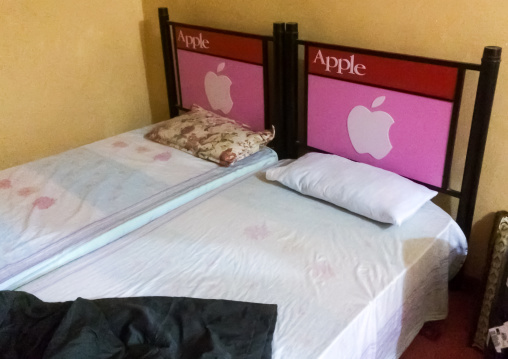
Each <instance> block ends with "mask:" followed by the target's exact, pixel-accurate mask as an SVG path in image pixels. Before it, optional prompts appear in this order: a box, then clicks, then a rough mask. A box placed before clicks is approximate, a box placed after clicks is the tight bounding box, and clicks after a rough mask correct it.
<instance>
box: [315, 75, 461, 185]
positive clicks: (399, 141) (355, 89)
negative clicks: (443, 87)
mask: <svg viewBox="0 0 508 359" xmlns="http://www.w3.org/2000/svg"><path fill="white" fill-rule="evenodd" d="M308 80H309V83H308V87H309V95H308V96H309V97H308V129H307V144H308V145H309V146H311V147H314V148H318V149H321V150H324V151H327V152H330V153H334V154H337V155H340V156H343V157H347V158H350V159H352V160H355V161H360V162H364V163H368V164H371V165H374V166H376V167H380V168H384V169H386V170H390V171H393V172H396V173H398V174H400V175H402V176H405V177H409V178H412V179H415V180H418V181H422V182H425V183H428V184H431V185H435V186H441V184H442V179H443V171H444V163H445V158H446V149H447V144H448V133H449V128H450V119H451V113H452V106H453V104H452V103H451V102H448V101H442V100H436V99H431V98H427V97H421V96H416V95H411V94H406V93H401V92H397V91H391V90H385V89H381V88H376V87H371V86H366V85H362V84H355V83H351V82H345V81H338V80H334V79H330V78H325V77H320V76H314V75H309V78H308ZM383 96H384V99H383ZM373 105H374V106H375V108H372V106H373ZM359 106H363V108H359ZM355 108H356V109H355ZM353 109H355V110H353ZM369 112H371V113H369ZM387 115H388V117H387ZM349 117H350V120H349V121H348V118H349ZM348 122H349V125H348ZM355 146H356V149H355ZM359 152H364V153H359ZM375 157H378V158H375Z"/></svg>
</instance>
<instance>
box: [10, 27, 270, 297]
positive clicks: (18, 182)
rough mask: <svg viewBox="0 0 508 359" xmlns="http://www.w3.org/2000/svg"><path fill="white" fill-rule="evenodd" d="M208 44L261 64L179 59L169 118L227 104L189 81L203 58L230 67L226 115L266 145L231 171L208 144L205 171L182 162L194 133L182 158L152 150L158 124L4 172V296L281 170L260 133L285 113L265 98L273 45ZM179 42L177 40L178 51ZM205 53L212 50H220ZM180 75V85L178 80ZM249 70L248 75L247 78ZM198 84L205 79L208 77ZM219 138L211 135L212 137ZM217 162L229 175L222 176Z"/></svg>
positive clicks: (266, 134) (224, 56)
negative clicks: (222, 189) (225, 188)
mask: <svg viewBox="0 0 508 359" xmlns="http://www.w3.org/2000/svg"><path fill="white" fill-rule="evenodd" d="M178 31H180V37H181V38H183V36H186V37H187V38H193V37H192V34H193V31H197V30H196V28H195V27H188V28H187V27H182V26H180V27H179V29H178ZM184 33H185V35H184ZM207 34H210V35H212V36H213V35H215V36H218V39H219V40H221V36H226V37H227V40H228V41H229V40H231V39H233V40H235V39H236V41H237V42H236V44H237V45H238V46H242V45H243V42H242V40H243V41H244V42H247V45H248V46H252V42H254V51H253V53H252V54H250V55H249V56H251V57H254V58H255V63H254V64H250V63H248V61H249V59H250V58H249V57H247V58H240V60H241V61H243V62H241V61H233V60H231V58H232V57H234V55H229V54H230V53H231V52H232V51H233V50H234V47H233V50H231V49H228V48H226V49H223V48H219V53H215V56H214V57H211V56H209V55H203V54H201V53H200V52H193V51H189V50H188V49H186V50H181V51H180V52H179V55H180V62H181V63H182V65H181V66H179V67H178V64H177V63H175V64H174V65H173V64H172V65H170V68H171V71H168V77H167V79H168V81H170V79H171V78H174V77H175V76H176V77H178V78H181V81H178V82H174V83H172V86H173V87H172V88H169V89H168V93H169V94H170V95H173V94H175V93H178V94H180V97H181V99H183V102H181V105H177V104H174V103H171V115H172V117H174V116H176V115H178V114H180V113H183V112H185V113H191V114H192V113H194V112H193V110H192V109H191V106H192V105H193V104H197V105H200V107H202V109H200V110H199V111H204V110H205V109H212V107H214V106H220V105H221V104H222V103H221V102H220V101H221V97H210V98H208V96H207V94H206V92H205V89H208V87H207V86H203V84H202V82H199V78H197V77H196V74H192V75H190V73H192V71H190V69H191V68H189V67H188V65H189V64H192V63H195V62H196V61H200V59H201V58H202V57H203V56H205V57H206V59H207V61H208V64H209V65H210V66H213V67H214V68H213V70H214V71H216V70H217V67H218V66H219V67H221V66H222V67H223V68H224V67H226V66H227V67H228V68H227V69H226V70H224V69H223V70H224V72H228V71H227V70H229V67H232V68H233V70H234V71H229V72H228V76H229V77H225V76H223V77H221V78H218V77H216V78H215V80H216V81H219V82H218V83H219V84H220V83H221V80H222V81H224V80H225V79H226V84H227V80H229V78H232V79H233V81H234V83H233V84H232V85H233V86H232V88H231V92H228V96H229V98H226V100H231V97H232V98H233V100H234V103H233V102H228V103H227V104H226V105H227V106H228V108H227V109H226V108H222V107H221V109H222V110H224V111H226V112H228V113H229V112H231V113H232V114H236V115H238V116H242V117H243V118H246V119H247V121H246V122H247V123H248V124H250V125H251V129H253V130H255V131H256V133H263V135H262V137H263V138H261V139H255V140H253V141H251V142H254V141H258V140H259V141H258V142H256V143H255V144H256V146H251V147H250V148H249V150H251V152H249V153H248V154H252V156H247V158H245V159H243V160H241V158H240V156H239V157H237V158H233V159H231V155H230V156H229V157H230V158H229V160H228V162H227V161H226V162H225V161H223V157H221V156H220V154H218V155H217V154H214V153H209V152H206V151H205V149H206V146H207V145H208V146H211V145H214V146H215V148H218V147H217V144H216V143H212V142H211V141H212V140H213V137H212V138H211V139H208V142H209V143H208V144H204V145H202V146H201V148H200V149H198V150H202V151H201V153H200V155H201V157H206V158H209V159H211V160H213V161H215V162H216V163H213V162H211V161H203V160H201V159H198V158H196V157H195V156H192V155H189V154H188V153H185V152H192V149H193V146H189V144H191V143H192V141H191V140H192V135H193V132H190V133H186V134H185V135H180V133H179V134H178V135H180V137H181V138H180V142H179V144H180V147H178V148H175V146H173V147H168V146H165V145H161V144H160V143H157V141H153V140H152V141H151V140H149V138H148V137H147V133H149V132H150V133H154V132H153V131H152V130H154V131H155V130H156V129H157V128H158V127H160V126H162V125H163V123H162V124H161V123H159V124H155V125H151V126H148V127H144V128H140V129H136V130H133V131H130V132H127V133H123V134H119V135H117V136H113V137H111V138H107V139H105V140H101V141H97V142H95V143H92V144H89V145H86V146H82V147H80V148H77V149H74V150H70V151H67V152H64V153H61V154H59V155H56V156H52V157H48V158H44V159H41V160H38V161H34V162H31V163H27V164H24V165H21V166H17V167H14V168H10V169H6V170H3V171H0V237H1V238H2V241H1V242H0V246H1V247H0V250H1V252H2V256H1V258H0V289H13V288H16V287H17V286H20V285H22V284H23V283H25V282H26V281H29V280H32V279H34V278H36V277H38V276H40V275H43V274H45V273H47V272H49V271H51V270H52V269H54V268H58V267H59V266H61V265H64V264H65V263H67V262H69V261H72V260H73V259H75V258H79V257H80V256H82V255H84V254H86V253H89V252H91V251H93V250H95V249H97V248H100V247H101V246H103V245H105V244H107V243H109V242H111V241H114V240H116V239H118V238H120V237H121V236H123V235H125V234H126V233H129V232H130V231H132V230H134V229H136V228H139V227H141V226H143V225H144V224H146V223H149V222H150V221H151V220H153V219H155V218H157V217H158V216H160V215H162V214H164V213H166V212H168V211H171V210H173V209H174V208H177V207H179V206H180V205H182V204H184V203H186V202H188V201H191V200H193V199H195V198H197V197H199V196H200V195H202V194H204V193H206V192H207V191H209V190H211V189H214V188H217V187H219V186H221V185H223V184H225V183H227V182H229V181H234V180H238V179H239V178H242V177H243V176H245V175H248V174H249V173H254V172H256V171H257V170H260V169H262V168H263V167H265V166H267V165H270V164H273V163H275V162H276V161H277V154H276V152H275V151H274V150H272V149H271V148H268V147H266V146H264V144H266V143H268V141H269V140H270V139H272V138H273V136H272V132H271V131H263V130H264V128H265V127H266V128H270V126H271V125H276V124H277V121H278V120H277V118H278V117H277V116H278V114H277V109H278V106H279V105H277V104H276V103H273V105H272V102H275V101H274V100H273V99H271V98H270V96H269V93H268V90H267V88H268V75H267V73H268V69H269V66H268V61H267V55H266V52H267V46H268V45H267V43H268V42H269V41H273V40H272V39H271V38H270V37H259V38H254V37H246V38H243V37H240V36H238V35H236V34H234V33H228V34H224V33H222V32H221V33H218V32H214V31H211V30H209V31H208V32H207ZM177 39H178V36H177V37H176V38H175V41H177ZM223 41H224V40H223ZM247 45H245V46H247ZM184 47H185V45H184ZM207 47H211V48H212V50H213V49H214V48H215V47H217V46H215V47H214V46H211V45H207ZM164 49H165V50H166V49H167V46H165V47H164ZM191 50H192V49H191ZM195 57H197V59H194V58H195ZM253 61H254V60H253ZM217 64H218V65H217ZM221 64H222V65H221ZM174 66H175V67H174ZM168 68H169V65H168ZM203 68H204V67H203ZM175 69H176V75H175V74H174V73H173V70H175ZM245 69H247V71H248V74H247V75H245V74H244V73H243V71H244V70H245ZM231 72H232V73H231ZM200 75H202V77H205V75H206V73H204V74H200ZM186 76H191V77H192V78H187V77H186ZM210 81H211V82H210V85H208V86H209V87H211V88H212V89H213V88H214V86H217V85H216V83H217V82H216V81H215V82H214V81H213V79H212V80H210ZM229 81H231V80H229ZM222 83H224V82H222ZM180 84H183V85H184V86H181V85H180ZM224 90H227V89H226V88H224ZM212 93H219V90H217V91H212V92H211V93H210V96H214V95H212ZM246 93H254V97H250V98H249V101H246V100H245V97H246ZM217 103H218V105H217ZM216 109H217V110H219V111H220V109H219V108H217V107H216ZM279 112H280V110H279ZM189 116H191V115H189ZM213 130H214V128H212V129H210V130H209V131H210V133H211V132H212V131H213ZM239 130H243V129H242V128H240V129H239ZM182 131H183V129H182ZM246 131H247V130H246ZM249 133H250V132H249ZM251 137H252V136H251ZM265 139H266V141H265ZM159 142H160V141H159ZM261 142H262V143H261ZM198 145H199V144H198ZM259 146H261V147H259ZM254 147H255V148H254ZM258 150H259V151H258ZM244 152H246V151H243V152H241V151H240V152H238V151H237V152H235V153H244ZM233 154H234V153H233ZM244 157H245V156H244ZM221 161H222V163H220V162H221ZM217 162H218V163H219V164H220V165H226V166H227V167H224V166H219V165H218V164H217ZM231 164H232V165H231ZM230 165H231V166H230Z"/></svg>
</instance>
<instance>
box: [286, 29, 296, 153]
mask: <svg viewBox="0 0 508 359" xmlns="http://www.w3.org/2000/svg"><path fill="white" fill-rule="evenodd" d="M284 48H285V51H284V55H285V61H284V62H285V64H286V68H285V70H286V71H285V76H284V86H285V88H284V108H285V116H284V117H285V122H286V136H287V137H286V139H287V149H288V150H287V155H288V157H289V158H296V157H297V155H298V147H297V137H298V110H297V104H298V24H297V23H295V22H290V23H287V24H286V33H285V37H284Z"/></svg>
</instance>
